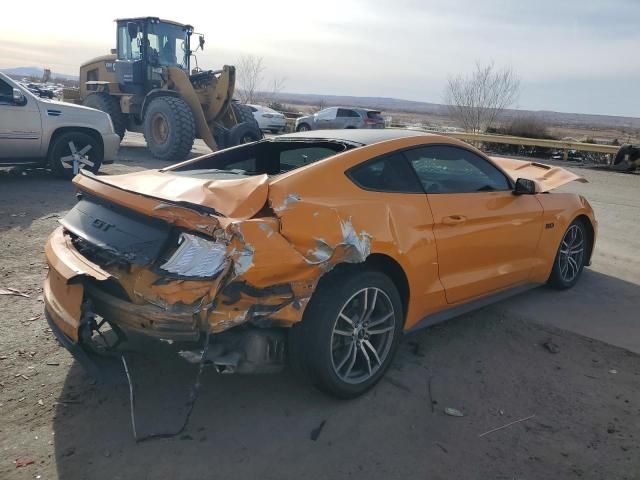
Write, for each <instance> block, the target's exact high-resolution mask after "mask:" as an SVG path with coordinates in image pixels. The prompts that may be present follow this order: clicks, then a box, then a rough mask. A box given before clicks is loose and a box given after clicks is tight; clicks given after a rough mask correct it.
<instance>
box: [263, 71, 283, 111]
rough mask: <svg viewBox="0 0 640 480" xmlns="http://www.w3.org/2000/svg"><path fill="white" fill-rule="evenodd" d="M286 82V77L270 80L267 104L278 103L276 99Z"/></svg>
mask: <svg viewBox="0 0 640 480" xmlns="http://www.w3.org/2000/svg"><path fill="white" fill-rule="evenodd" d="M286 81H287V77H273V78H272V79H271V89H270V91H269V93H268V94H267V96H268V99H267V101H268V103H269V104H277V103H280V102H279V101H278V97H279V96H280V93H281V92H282V90H284V88H285V82H286ZM271 108H273V107H271Z"/></svg>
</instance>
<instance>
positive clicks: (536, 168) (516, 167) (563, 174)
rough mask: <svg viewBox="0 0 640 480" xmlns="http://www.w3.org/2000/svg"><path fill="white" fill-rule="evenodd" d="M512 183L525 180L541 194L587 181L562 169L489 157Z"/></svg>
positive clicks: (523, 161) (536, 163)
mask: <svg viewBox="0 0 640 480" xmlns="http://www.w3.org/2000/svg"><path fill="white" fill-rule="evenodd" d="M491 159H492V160H493V161H494V162H495V163H496V164H497V165H498V166H499V167H500V168H502V169H503V170H504V171H505V173H506V174H507V175H509V177H510V178H511V180H513V181H514V182H515V181H516V180H517V179H518V178H527V179H529V180H533V181H534V182H535V183H536V192H539V193H543V192H548V191H550V190H553V189H555V188H558V187H561V186H562V185H565V184H567V183H569V182H574V181H575V182H581V183H588V180H587V179H586V178H584V177H581V176H580V175H576V174H575V173H573V172H570V171H569V170H567V169H565V168H562V167H554V166H551V165H545V164H543V163H538V162H529V161H525V160H515V159H513V158H505V157H491Z"/></svg>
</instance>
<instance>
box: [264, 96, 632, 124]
mask: <svg viewBox="0 0 640 480" xmlns="http://www.w3.org/2000/svg"><path fill="white" fill-rule="evenodd" d="M264 95H267V94H264ZM278 101H279V102H281V103H285V104H287V103H292V104H297V105H318V104H319V103H320V102H324V105H326V106H337V105H342V106H352V107H365V108H374V109H378V110H382V111H385V112H389V113H390V112H402V113H417V114H426V115H435V116H447V115H448V107H447V106H446V105H442V104H440V103H429V102H416V101H412V100H402V99H399V98H389V97H353V96H343V95H318V94H315V93H308V94H307V93H280V94H278ZM523 115H527V116H533V117H538V118H543V119H544V120H545V122H547V123H549V124H552V125H562V126H590V127H617V128H640V118H636V117H618V116H615V115H591V114H584V113H564V112H553V111H545V110H506V111H505V112H504V118H505V119H510V118H514V117H518V116H523Z"/></svg>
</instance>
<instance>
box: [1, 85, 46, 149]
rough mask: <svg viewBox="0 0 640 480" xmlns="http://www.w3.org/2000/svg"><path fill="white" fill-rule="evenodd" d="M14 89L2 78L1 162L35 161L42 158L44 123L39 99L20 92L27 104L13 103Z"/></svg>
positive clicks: (24, 102)
mask: <svg viewBox="0 0 640 480" xmlns="http://www.w3.org/2000/svg"><path fill="white" fill-rule="evenodd" d="M14 88H15V87H14V85H12V84H11V83H9V82H7V81H5V80H4V79H3V78H0V158H2V159H3V160H10V161H13V160H16V161H19V160H21V159H33V158H37V157H38V156H39V155H40V144H41V142H42V123H41V118H40V110H39V109H38V104H37V101H36V99H35V98H34V97H33V96H31V95H29V94H27V93H26V92H24V91H22V90H20V91H21V92H22V93H23V95H24V97H25V101H23V102H20V103H16V102H15V101H14V99H13V89H14Z"/></svg>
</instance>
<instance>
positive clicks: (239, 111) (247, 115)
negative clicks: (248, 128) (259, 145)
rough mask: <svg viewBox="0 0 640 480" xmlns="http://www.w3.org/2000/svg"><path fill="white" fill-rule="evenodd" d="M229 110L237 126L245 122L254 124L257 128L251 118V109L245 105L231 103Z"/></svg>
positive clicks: (256, 123) (255, 122)
mask: <svg viewBox="0 0 640 480" xmlns="http://www.w3.org/2000/svg"><path fill="white" fill-rule="evenodd" d="M231 108H232V109H233V114H234V115H235V116H236V120H237V121H238V123H239V124H240V123H244V122H247V123H253V124H255V125H256V127H257V126H258V122H257V121H256V119H255V117H254V116H253V112H252V111H251V108H249V107H248V106H247V105H244V104H242V103H237V102H233V103H231Z"/></svg>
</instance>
